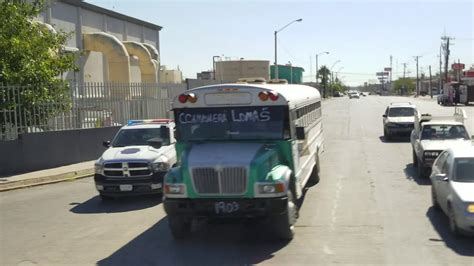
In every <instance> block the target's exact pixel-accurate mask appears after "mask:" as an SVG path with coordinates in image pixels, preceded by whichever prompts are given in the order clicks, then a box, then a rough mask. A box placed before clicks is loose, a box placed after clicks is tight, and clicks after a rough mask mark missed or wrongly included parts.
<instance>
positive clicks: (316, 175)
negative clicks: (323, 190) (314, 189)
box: [308, 152, 321, 186]
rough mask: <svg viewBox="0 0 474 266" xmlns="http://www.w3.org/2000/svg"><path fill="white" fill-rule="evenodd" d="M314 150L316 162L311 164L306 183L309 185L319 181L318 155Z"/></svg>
mask: <svg viewBox="0 0 474 266" xmlns="http://www.w3.org/2000/svg"><path fill="white" fill-rule="evenodd" d="M317 154H318V153H317V152H316V164H315V165H314V166H313V170H312V171H311V175H310V176H309V180H308V184H309V185H310V186H314V185H316V184H318V183H319V180H320V173H321V167H320V165H319V156H317Z"/></svg>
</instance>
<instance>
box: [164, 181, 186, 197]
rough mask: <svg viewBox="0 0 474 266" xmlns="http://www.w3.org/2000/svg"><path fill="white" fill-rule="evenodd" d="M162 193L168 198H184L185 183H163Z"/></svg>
mask: <svg viewBox="0 0 474 266" xmlns="http://www.w3.org/2000/svg"><path fill="white" fill-rule="evenodd" d="M163 193H164V194H165V196H166V197H168V198H185V197H186V185H185V184H182V183H177V184H165V186H164V190H163Z"/></svg>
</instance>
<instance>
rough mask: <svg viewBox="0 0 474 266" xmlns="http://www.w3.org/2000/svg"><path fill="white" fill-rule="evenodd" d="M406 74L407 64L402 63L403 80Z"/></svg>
mask: <svg viewBox="0 0 474 266" xmlns="http://www.w3.org/2000/svg"><path fill="white" fill-rule="evenodd" d="M406 72H407V63H403V78H405V77H406V76H405V73H406Z"/></svg>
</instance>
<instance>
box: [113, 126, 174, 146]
mask: <svg viewBox="0 0 474 266" xmlns="http://www.w3.org/2000/svg"><path fill="white" fill-rule="evenodd" d="M167 132H169V130H168V127H165V126H164V127H161V128H130V129H122V130H120V131H119V133H118V134H117V136H116V137H115V139H114V141H113V142H112V147H126V146H142V145H149V143H148V141H150V140H159V141H161V143H162V145H169V142H170V139H169V133H167Z"/></svg>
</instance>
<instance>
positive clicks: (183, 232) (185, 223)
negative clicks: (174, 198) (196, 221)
mask: <svg viewBox="0 0 474 266" xmlns="http://www.w3.org/2000/svg"><path fill="white" fill-rule="evenodd" d="M191 221H192V220H191V219H190V218H187V217H184V216H177V215H168V223H169V226H170V229H171V234H173V237H174V238H176V239H183V238H185V237H187V236H188V235H189V234H190V233H191Z"/></svg>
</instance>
